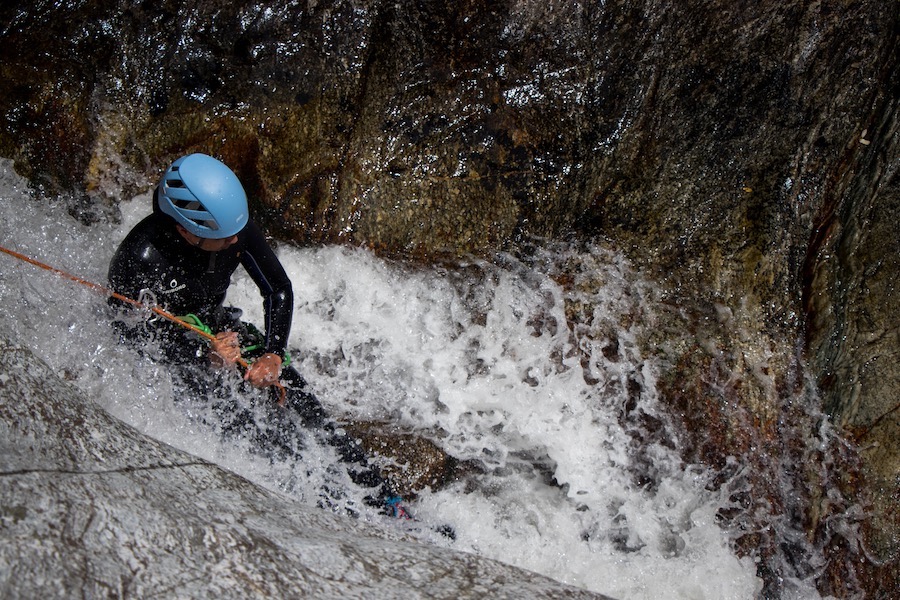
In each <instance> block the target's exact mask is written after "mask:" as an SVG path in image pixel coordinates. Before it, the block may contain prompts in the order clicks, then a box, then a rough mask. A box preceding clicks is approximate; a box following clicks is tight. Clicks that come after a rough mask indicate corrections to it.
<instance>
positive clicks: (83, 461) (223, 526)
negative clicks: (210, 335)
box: [0, 337, 602, 598]
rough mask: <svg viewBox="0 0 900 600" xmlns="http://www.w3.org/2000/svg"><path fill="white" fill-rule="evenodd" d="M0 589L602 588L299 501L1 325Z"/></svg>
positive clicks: (118, 592)
mask: <svg viewBox="0 0 900 600" xmlns="http://www.w3.org/2000/svg"><path fill="white" fill-rule="evenodd" d="M0 417H2V418H0V480H2V485H0V540H2V543H0V564H2V565H3V569H2V577H0V587H2V589H3V592H4V596H5V597H9V598H39V597H40V598H61V597H67V596H71V595H72V593H73V591H75V590H77V591H78V592H77V593H79V594H81V595H83V596H86V597H100V596H114V597H128V596H137V597H148V596H153V595H164V596H172V597H192V598H204V597H217V598H221V597H225V598H246V597H256V596H260V595H263V596H271V597H296V596H297V595H298V594H300V595H303V596H310V597H348V596H373V597H386V598H388V597H408V596H410V595H413V596H417V595H423V594H426V595H428V596H429V597H435V598H469V597H471V598H475V597H479V598H480V597H483V596H484V594H488V595H489V596H492V597H510V598H523V597H529V598H532V597H533V598H602V596H598V595H595V594H591V593H589V592H586V591H583V590H577V589H574V588H570V587H566V586H563V585H561V584H558V583H555V582H553V581H551V580H548V579H545V578H542V577H540V576H538V575H535V574H533V573H528V572H525V571H520V570H518V569H514V568H513V567H509V566H506V565H502V564H500V563H495V562H492V561H490V560H486V559H483V558H476V557H474V556H470V555H463V554H457V553H454V552H452V551H449V550H444V549H440V548H437V547H430V546H425V545H422V544H417V543H415V542H412V541H410V540H408V539H404V538H403V536H402V535H401V534H399V533H398V532H394V531H391V530H390V529H386V528H385V529H379V528H376V527H374V526H366V525H364V524H362V523H360V522H358V521H354V520H351V519H347V518H340V517H338V516H336V515H333V514H331V513H328V512H325V511H323V510H316V509H303V508H302V507H298V506H297V505H295V504H293V503H290V502H288V501H286V500H285V499H284V498H283V497H281V496H278V495H277V494H273V493H271V492H267V491H264V490H262V489H260V488H258V487H256V486H254V485H252V484H251V483H249V482H247V481H246V480H244V479H242V478H240V477H237V476H235V475H233V474H231V473H228V472H226V471H224V470H222V469H220V468H218V467H216V466H215V465H211V464H209V463H207V462H205V461H202V460H199V459H197V458H195V457H192V456H189V455H187V454H185V453H183V452H180V451H177V450H175V449H173V448H171V447H169V446H166V445H164V444H161V443H158V442H156V441H154V440H151V439H149V438H146V437H145V436H143V435H141V434H140V433H139V432H137V431H135V430H134V429H132V428H131V427H128V426H126V425H124V424H122V423H121V422H119V421H117V420H115V419H113V418H112V417H110V416H109V415H107V414H106V413H105V412H103V411H102V410H100V409H99V408H97V407H96V406H93V405H92V404H91V403H90V401H88V400H87V399H86V398H84V397H83V396H82V395H81V394H80V393H78V392H77V391H76V390H75V389H74V388H72V387H71V386H70V385H69V384H68V383H65V382H64V381H63V380H61V379H58V378H57V377H56V376H55V375H54V374H53V373H52V372H51V370H50V369H49V368H48V367H47V366H46V365H44V364H43V363H42V362H40V361H39V360H38V359H37V358H35V357H34V356H33V355H32V354H31V353H30V352H29V351H28V350H27V349H25V348H23V347H21V346H18V345H15V344H11V343H10V342H9V341H8V340H7V339H6V338H5V337H0Z"/></svg>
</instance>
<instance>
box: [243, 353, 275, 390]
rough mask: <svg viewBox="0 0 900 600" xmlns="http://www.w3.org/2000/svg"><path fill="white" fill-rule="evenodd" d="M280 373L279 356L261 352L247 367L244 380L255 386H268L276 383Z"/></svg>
mask: <svg viewBox="0 0 900 600" xmlns="http://www.w3.org/2000/svg"><path fill="white" fill-rule="evenodd" d="M280 375H281V357H280V356H278V355H277V354H272V353H271V352H270V353H268V354H263V355H262V356H260V357H259V358H258V359H256V361H255V362H254V363H253V364H252V365H250V367H249V368H248V369H247V373H246V374H245V375H244V380H245V381H249V382H250V383H251V384H253V385H255V386H256V387H269V386H270V385H276V384H277V383H278V377H279V376H280Z"/></svg>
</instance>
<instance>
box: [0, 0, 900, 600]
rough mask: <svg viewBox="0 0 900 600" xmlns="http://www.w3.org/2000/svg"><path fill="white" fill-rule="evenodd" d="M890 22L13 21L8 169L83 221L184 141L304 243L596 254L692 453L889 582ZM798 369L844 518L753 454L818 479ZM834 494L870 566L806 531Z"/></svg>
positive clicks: (813, 18) (296, 12)
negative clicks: (821, 422) (830, 437)
mask: <svg viewBox="0 0 900 600" xmlns="http://www.w3.org/2000/svg"><path fill="white" fill-rule="evenodd" d="M898 6H900V5H898V3H896V2H879V1H875V0H870V1H859V2H846V1H836V0H819V1H805V2H787V3H785V2H770V1H762V2H754V3H748V2H741V3H734V2H727V1H724V0H721V1H703V2H701V1H696V0H690V1H685V2H664V1H661V0H645V1H644V2H639V3H634V2H570V3H560V4H557V3H546V2H539V1H537V0H534V1H531V0H522V1H518V2H516V1H512V0H504V1H501V2H495V3H487V2H475V1H471V0H469V1H465V2H461V3H445V2H436V1H430V0H425V1H422V2H416V3H394V2H384V1H379V0H369V1H365V0H360V1H358V2H341V1H330V2H315V1H310V2H307V3H294V2H277V1H267V2H264V3H251V2H223V1H219V0H204V1H199V2H193V3H180V2H167V1H161V2H124V1H122V0H105V1H102V2H74V1H73V2H67V3H65V4H63V5H60V4H59V3H53V2H40V1H39V2H29V3H21V2H14V3H5V4H4V5H3V7H2V8H0V22H2V23H3V25H2V26H3V29H2V32H0V42H2V43H0V73H2V76H3V79H4V86H3V88H2V90H0V114H2V119H3V120H2V126H0V154H2V155H3V156H7V157H12V158H14V159H15V160H16V166H17V168H18V170H19V171H20V172H21V173H23V174H25V175H27V176H28V177H29V178H30V179H31V180H32V181H33V182H34V183H35V185H36V186H38V187H39V188H41V189H43V190H44V191H45V192H47V193H59V192H64V193H66V194H69V195H70V196H71V197H72V210H73V211H75V212H77V213H78V214H79V215H80V216H82V217H83V218H84V219H85V220H90V219H92V218H102V217H103V216H104V215H106V214H114V203H115V200H116V199H117V198H118V197H121V196H123V195H128V194H132V193H134V192H135V191H138V190H145V189H146V188H147V187H148V185H150V183H151V182H153V181H154V180H155V179H156V177H158V175H159V173H160V170H161V169H162V168H163V167H164V166H165V165H166V163H168V162H169V161H171V160H172V159H174V158H175V157H177V156H178V155H180V154H182V153H184V152H186V151H205V152H210V153H213V154H216V155H218V156H220V157H221V158H223V159H224V160H225V161H226V162H228V163H229V164H230V165H232V167H233V168H234V169H235V170H236V171H237V172H238V174H239V175H240V176H241V178H242V180H243V181H244V183H245V185H246V187H247V188H248V191H250V192H251V194H252V196H253V198H254V210H256V211H257V213H258V214H259V215H260V218H261V219H262V220H263V221H264V222H265V224H266V225H267V226H268V228H269V230H270V231H271V232H272V233H273V234H274V235H277V236H279V237H281V238H284V239H292V240H294V241H297V242H300V243H306V242H347V243H354V244H357V243H359V244H366V245H369V246H372V247H374V248H377V249H379V250H380V251H381V252H384V253H387V254H393V255H413V256H416V257H420V258H428V257H434V256H446V255H450V256H459V255H465V254H471V253H474V254H480V255H490V254H491V253H492V252H494V251H496V250H498V249H505V248H512V247H515V246H516V244H517V243H519V242H520V241H523V240H527V239H531V238H533V237H534V236H538V237H546V238H554V239H560V238H565V239H568V238H572V239H577V238H591V239H595V240H606V241H607V242H608V243H611V244H614V245H616V246H618V247H619V248H621V249H623V250H624V251H625V252H626V253H627V254H628V255H629V256H630V257H631V258H632V259H633V260H634V261H636V263H637V264H638V265H640V266H641V267H642V268H643V269H644V270H645V271H646V272H648V273H649V274H650V275H651V276H652V277H653V278H654V279H655V280H657V281H658V282H660V294H661V305H662V306H664V307H666V306H667V307H670V308H671V310H670V312H669V313H668V314H665V315H664V317H663V318H662V322H661V323H659V324H658V327H657V328H656V332H657V334H656V335H655V336H651V337H650V338H648V339H647V340H645V343H646V345H647V349H648V351H651V352H655V353H657V354H658V356H659V357H660V359H661V360H662V361H663V362H664V364H668V365H669V366H670V368H669V369H668V370H667V372H666V373H665V376H664V378H663V381H662V382H661V385H662V389H663V391H664V392H665V395H664V401H665V402H668V403H669V405H670V406H671V407H672V411H673V414H674V415H676V416H677V417H679V418H681V419H683V420H684V422H685V425H686V427H685V432H686V433H685V440H684V441H683V444H684V453H685V457H686V459H688V460H697V461H700V462H703V463H705V464H709V465H712V466H714V467H716V468H720V469H726V467H727V465H728V464H729V457H731V456H735V455H736V456H739V457H741V460H743V461H746V462H747V463H749V464H751V465H753V466H754V469H755V471H756V472H757V474H758V476H757V478H756V482H755V484H754V485H755V486H757V487H756V489H757V491H758V492H759V494H760V495H764V496H766V497H767V498H768V501H769V502H770V505H771V506H772V508H771V510H772V511H782V512H785V513H792V514H795V517H796V520H799V521H801V522H803V523H804V526H805V527H807V529H808V530H809V532H810V538H811V539H814V540H815V541H816V543H817V544H818V545H819V546H820V547H822V548H825V549H826V551H828V552H833V554H834V555H835V556H843V557H844V559H845V563H846V564H849V563H854V564H856V563H865V564H867V565H869V566H870V567H871V569H873V572H877V574H876V575H871V573H869V574H865V573H864V574H863V575H861V576H862V577H863V578H866V577H868V578H869V579H870V580H872V581H874V580H877V579H878V578H879V577H880V578H881V580H882V582H883V581H886V580H891V578H892V577H896V564H897V563H896V561H897V553H898V532H900V524H898V519H900V517H898V514H897V510H896V506H897V504H898V491H897V490H898V475H897V474H898V471H900V460H898V453H897V450H896V439H897V428H898V424H897V423H898V411H897V410H896V409H897V406H896V402H897V398H898V394H897V388H898V383H897V382H898V376H897V368H896V366H895V363H896V361H895V360H894V357H895V355H896V352H897V347H898V343H897V342H898V340H897V325H898V318H897V311H896V309H895V306H896V305H897V302H896V284H895V282H896V280H897V278H898V261H897V256H898V242H897V239H898V235H897V233H898V232H897V225H896V223H897V221H898V217H900V215H898V192H897V173H896V172H897V165H898V148H897V142H896V137H897V136H896V133H897V90H898V83H897V73H896V71H897V58H898V56H897V31H898V10H900V8H898ZM805 364H809V365H810V366H811V367H812V375H813V378H814V379H815V382H814V383H815V385H816V386H817V387H818V389H820V390H821V394H822V398H823V403H824V409H825V410H826V411H827V413H828V414H829V415H831V416H832V417H833V419H834V421H835V422H836V423H838V424H839V425H840V426H841V427H842V428H843V430H844V431H845V432H846V434H847V438H848V441H849V443H850V444H851V445H852V444H855V443H858V444H859V452H856V451H855V450H854V451H853V452H850V454H851V455H852V456H848V457H846V461H845V462H842V460H843V459H835V458H834V457H831V458H829V459H828V460H827V461H825V457H819V458H820V459H822V461H825V462H829V464H831V463H834V464H838V467H837V468H839V469H846V470H848V471H852V473H848V475H847V477H846V478H845V485H841V486H838V487H839V488H840V492H841V494H842V498H843V500H842V502H845V503H846V504H841V502H835V501H834V500H833V499H828V498H827V497H826V496H827V493H826V490H825V488H827V487H828V486H830V485H831V483H830V482H829V478H830V477H832V476H833V475H832V474H830V473H828V472H827V469H826V470H825V471H822V470H819V471H816V472H815V473H813V472H811V470H810V469H807V470H806V471H804V469H802V468H797V469H794V470H793V471H792V473H793V475H792V477H794V478H795V481H794V484H795V485H796V486H798V488H799V489H806V490H807V491H806V492H804V494H803V499H802V503H801V505H798V506H794V505H793V504H792V502H794V500H791V497H792V494H793V492H790V491H787V492H786V491H785V490H782V489H778V487H779V486H778V485H775V484H774V483H773V472H774V468H775V467H773V464H777V465H780V467H784V465H791V464H793V462H795V461H798V460H800V461H813V462H815V461H816V460H817V458H816V456H815V452H814V449H811V448H810V447H809V442H808V441H807V437H808V435H810V433H809V431H811V430H814V429H815V423H816V421H815V416H812V417H810V416H809V414H811V413H814V412H815V410H814V409H815V407H810V406H808V405H806V404H804V405H803V406H799V404H800V403H801V399H803V398H807V396H808V395H809V394H810V392H809V390H808V386H807V383H806V382H805V379H804V368H805V366H804V365H805ZM803 401H804V402H806V400H803ZM804 415H807V416H806V418H807V419H811V421H809V422H803V421H802V419H803V418H804ZM761 448H765V449H766V452H760V449H761ZM857 457H858V458H859V462H858V463H857V462H856V460H857ZM835 461H836V462H835ZM853 465H856V466H853ZM814 470H815V469H812V471H814ZM855 502H859V503H862V504H863V505H864V506H866V507H867V510H868V511H870V513H871V514H872V515H873V517H872V519H871V520H870V521H869V522H868V523H869V528H868V533H867V537H866V542H865V548H861V547H859V546H858V545H854V543H851V542H848V541H847V540H846V539H843V541H840V542H839V541H835V540H836V539H837V538H838V537H840V536H839V535H838V534H837V533H835V532H834V531H830V532H829V531H826V530H827V529H828V527H829V526H828V523H829V519H831V518H832V517H834V516H835V515H836V514H838V513H840V512H841V511H844V510H845V509H846V508H847V506H850V505H852V504H854V503H855ZM748 512H752V509H751V508H748ZM743 543H744V545H745V546H746V547H747V548H748V552H749V551H753V550H752V548H751V547H752V546H753V545H754V544H756V545H758V546H766V547H768V548H769V550H764V551H763V552H764V553H765V552H771V553H777V552H779V549H778V540H776V539H769V540H767V541H766V540H760V539H756V538H752V537H751V538H748V539H746V540H744V542H743ZM838 546H841V548H842V549H841V550H840V552H839V551H838V550H828V549H829V548H832V547H834V548H837V547H838ZM841 552H843V554H841ZM848 557H849V558H848ZM835 560H836V561H838V560H840V559H837V558H836V559H835ZM892 561H893V562H892ZM879 565H881V566H880V567H879ZM891 565H893V566H891ZM772 568H774V567H772ZM838 570H839V569H838ZM855 576H856V575H854V577H855ZM835 577H837V576H835ZM777 578H778V574H777V573H776V574H774V575H772V576H771V577H770V580H777ZM863 585H865V584H863ZM871 585H875V584H871ZM829 586H830V587H829ZM851 587H852V586H851ZM823 589H824V590H825V591H827V592H828V593H833V594H836V595H841V594H849V592H847V590H846V589H844V590H842V589H841V586H840V584H839V583H830V584H825V583H823ZM848 589H849V588H848Z"/></svg>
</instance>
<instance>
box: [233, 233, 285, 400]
mask: <svg viewBox="0 0 900 600" xmlns="http://www.w3.org/2000/svg"><path fill="white" fill-rule="evenodd" d="M246 229H247V234H246V245H245V246H244V248H243V252H242V253H241V264H242V265H243V266H244V269H246V271H247V273H248V274H249V275H250V277H251V279H253V281H254V282H255V283H256V285H257V287H258V288H259V291H260V294H261V295H262V297H263V308H264V311H265V339H264V341H263V344H264V349H265V354H263V356H261V357H260V358H259V359H257V361H256V362H255V363H254V364H253V368H251V369H250V370H248V372H247V379H248V380H249V381H250V382H251V383H255V382H256V380H258V381H260V382H262V381H267V382H268V384H269V385H270V384H271V383H272V381H271V373H272V372H274V373H276V378H277V373H280V371H281V364H282V361H283V359H284V355H285V352H286V351H287V343H288V336H289V335H290V331H291V321H292V319H293V316H294V292H293V287H292V285H291V280H290V279H289V278H288V276H287V273H286V272H285V270H284V267H283V266H282V265H281V261H279V260H278V257H277V256H276V255H275V252H274V251H273V250H272V247H271V246H269V243H268V242H267V241H266V239H265V237H264V236H263V234H262V232H261V231H260V230H259V228H258V227H257V226H256V224H254V223H253V222H250V223H248V224H247V227H246ZM276 359H277V360H276ZM263 371H265V372H263ZM257 385H260V383H257ZM262 385H267V384H266V383H262Z"/></svg>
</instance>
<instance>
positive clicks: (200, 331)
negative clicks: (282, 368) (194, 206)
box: [0, 246, 286, 404]
mask: <svg viewBox="0 0 900 600" xmlns="http://www.w3.org/2000/svg"><path fill="white" fill-rule="evenodd" d="M0 252H4V253H5V254H8V255H10V256H12V257H14V258H18V259H19V260H21V261H23V262H26V263H28V264H30V265H34V266H36V267H40V268H41V269H44V270H45V271H50V272H51V273H55V274H57V275H59V276H60V277H63V278H65V279H68V280H70V281H74V282H75V283H78V284H81V285H83V286H85V287H88V288H90V289H92V290H94V291H97V292H100V293H102V294H105V295H107V296H110V297H112V298H115V299H116V300H120V301H122V302H125V303H126V304H130V305H131V306H134V307H137V308H143V309H149V310H151V311H153V312H154V313H156V314H157V315H159V316H161V317H163V318H164V319H167V320H169V321H171V322H173V323H175V324H177V325H180V326H181V327H184V328H185V329H189V330H191V331H193V332H194V333H196V334H197V335H199V336H201V337H204V338H206V339H208V340H215V339H216V336H215V335H213V334H212V333H211V332H209V331H204V330H203V329H201V328H199V327H196V326H194V325H192V324H190V323H188V322H187V321H184V320H182V319H179V318H178V317H176V316H175V315H173V314H172V313H170V312H167V311H165V310H163V309H162V308H159V307H158V306H147V305H146V304H143V303H141V302H139V301H137V300H135V299H134V298H129V297H128V296H125V295H123V294H120V293H118V292H115V291H113V290H111V289H109V288H107V287H104V286H102V285H100V284H99V283H94V282H93V281H88V280H87V279H83V278H81V277H78V276H77V275H72V274H71V273H67V272H65V271H63V270H61V269H57V268H56V267H52V266H50V265H48V264H46V263H42V262H41V261H39V260H35V259H34V258H31V257H30V256H26V255H25V254H22V253H20V252H16V251H15V250H10V249H9V248H4V247H3V246H0ZM237 363H238V364H239V365H240V366H242V367H243V368H245V369H247V368H249V366H250V365H249V364H248V363H247V361H246V360H244V359H243V358H241V357H239V358H238V359H237ZM273 385H274V386H275V387H277V388H278V390H279V396H280V402H279V404H284V399H285V393H286V392H285V389H284V386H283V385H282V384H281V383H280V382H277V383H275V384H273Z"/></svg>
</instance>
